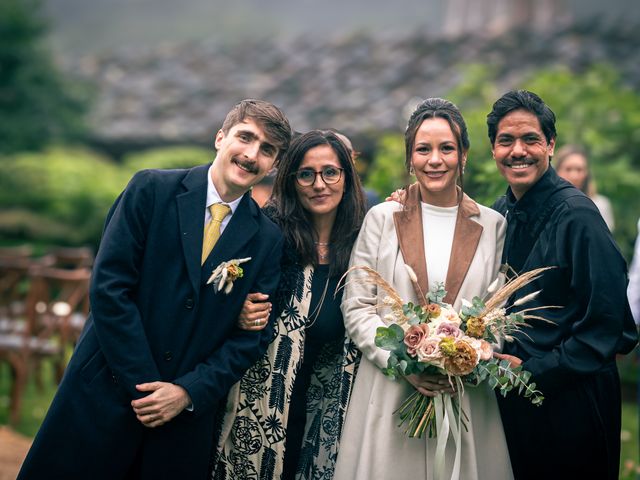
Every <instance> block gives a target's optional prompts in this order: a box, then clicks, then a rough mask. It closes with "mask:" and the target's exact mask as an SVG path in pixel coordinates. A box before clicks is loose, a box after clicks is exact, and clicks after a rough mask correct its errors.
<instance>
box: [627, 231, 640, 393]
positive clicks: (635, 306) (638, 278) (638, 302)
mask: <svg viewBox="0 0 640 480" xmlns="http://www.w3.org/2000/svg"><path fill="white" fill-rule="evenodd" d="M627 297H628V298H629V306H630V307H631V312H632V313H633V318H634V320H635V322H636V325H639V326H640V220H638V236H637V237H636V244H635V248H634V250H633V259H632V261H631V266H630V267H629V286H628V287H627ZM638 401H640V397H638Z"/></svg>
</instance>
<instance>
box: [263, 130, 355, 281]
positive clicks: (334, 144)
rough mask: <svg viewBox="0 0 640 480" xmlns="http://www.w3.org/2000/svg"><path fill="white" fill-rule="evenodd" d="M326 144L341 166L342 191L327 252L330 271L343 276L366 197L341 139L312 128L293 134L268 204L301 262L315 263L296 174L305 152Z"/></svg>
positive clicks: (313, 236)
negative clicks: (271, 206)
mask: <svg viewBox="0 0 640 480" xmlns="http://www.w3.org/2000/svg"><path fill="white" fill-rule="evenodd" d="M321 145H328V146H329V147H331V149H332V150H333V151H334V152H335V154H336V156H337V157H338V161H339V162H340V167H341V168H343V172H342V174H343V175H344V180H345V182H344V193H343V195H342V200H341V201H340V205H339V206H338V210H337V212H336V219H335V222H334V224H333V230H332V231H331V239H330V242H331V249H330V251H329V255H330V257H329V260H330V264H331V267H330V274H331V275H332V276H334V275H342V274H343V273H344V272H345V271H346V270H347V268H348V266H349V257H350V255H351V248H352V247H353V244H354V242H355V240H356V237H357V236H358V232H359V231H360V226H361V225H362V220H363V218H364V214H365V207H366V203H365V199H364V195H363V193H362V184H361V183H360V178H359V177H358V173H357V172H356V169H355V165H354V164H353V162H352V161H351V154H350V153H349V151H348V150H347V147H346V146H345V145H344V143H343V142H342V140H340V139H339V138H338V137H337V136H336V134H335V133H334V132H331V131H322V130H311V131H310V132H307V133H305V134H303V135H300V136H298V137H296V138H295V139H294V140H293V141H292V142H291V147H290V149H289V151H288V152H287V154H286V155H285V156H284V158H283V159H282V161H281V162H280V163H279V165H278V173H277V174H276V178H275V184H274V186H273V194H272V196H271V200H270V202H269V203H270V204H271V205H273V206H274V207H275V209H276V212H277V217H278V218H277V222H278V223H279V224H280V227H281V228H282V232H283V234H284V236H285V239H286V241H287V243H288V244H289V245H294V246H295V250H296V252H297V253H298V256H299V258H300V261H301V262H302V264H303V265H309V264H311V265H317V263H318V260H317V253H316V248H315V244H314V242H317V241H318V238H317V233H316V232H315V229H314V228H313V223H312V220H311V215H310V214H309V212H307V211H306V210H305V209H304V208H303V207H302V204H301V202H300V199H299V198H298V192H297V190H296V179H295V175H293V173H295V172H296V171H297V170H298V168H299V167H300V164H301V163H302V160H303V159H304V156H305V154H306V153H307V152H308V151H309V150H311V149H312V148H315V147H318V146H321Z"/></svg>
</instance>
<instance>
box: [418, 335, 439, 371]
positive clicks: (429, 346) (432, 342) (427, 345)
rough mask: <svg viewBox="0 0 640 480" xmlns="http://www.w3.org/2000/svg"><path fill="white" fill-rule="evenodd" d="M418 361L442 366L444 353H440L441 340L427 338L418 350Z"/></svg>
mask: <svg viewBox="0 0 640 480" xmlns="http://www.w3.org/2000/svg"><path fill="white" fill-rule="evenodd" d="M416 355H417V356H418V360H420V361H421V362H424V363H431V364H434V365H436V366H440V364H441V363H442V352H441V351H440V338H434V337H431V338H425V339H424V340H423V341H422V343H420V344H419V345H418V347H417V348H416Z"/></svg>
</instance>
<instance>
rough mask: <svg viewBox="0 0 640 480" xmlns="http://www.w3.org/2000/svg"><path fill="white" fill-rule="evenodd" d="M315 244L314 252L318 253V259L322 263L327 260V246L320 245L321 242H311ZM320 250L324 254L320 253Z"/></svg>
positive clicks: (325, 244) (326, 244)
mask: <svg viewBox="0 0 640 480" xmlns="http://www.w3.org/2000/svg"><path fill="white" fill-rule="evenodd" d="M313 243H315V244H316V252H317V253H318V258H319V259H320V261H321V262H324V261H325V260H327V259H328V258H329V244H328V243H321V242H313ZM320 250H324V251H325V254H324V255H323V254H322V253H320Z"/></svg>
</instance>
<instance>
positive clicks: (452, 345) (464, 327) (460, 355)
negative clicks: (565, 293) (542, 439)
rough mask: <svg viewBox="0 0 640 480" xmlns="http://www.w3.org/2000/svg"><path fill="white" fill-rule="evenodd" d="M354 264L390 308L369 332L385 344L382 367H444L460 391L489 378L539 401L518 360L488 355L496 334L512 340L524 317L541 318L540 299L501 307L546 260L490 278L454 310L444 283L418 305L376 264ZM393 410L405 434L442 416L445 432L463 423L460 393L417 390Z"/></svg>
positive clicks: (391, 372)
mask: <svg viewBox="0 0 640 480" xmlns="http://www.w3.org/2000/svg"><path fill="white" fill-rule="evenodd" d="M405 267H406V268H407V271H408V273H409V276H410V277H411V280H412V282H413V283H414V284H415V285H417V278H416V275H415V273H414V272H413V270H412V269H411V268H410V267H409V266H408V265H405ZM353 270H362V271H364V272H365V273H366V276H365V277H364V278H361V279H358V280H355V281H363V282H367V283H373V284H375V285H377V286H378V291H381V292H383V293H382V294H383V295H385V296H384V298H383V299H382V302H383V304H384V305H386V306H387V307H389V312H390V313H388V314H386V315H385V316H384V317H383V321H384V322H385V324H386V325H387V326H386V327H379V328H378V329H377V332H376V338H375V344H376V345H377V346H378V347H379V348H381V349H384V350H387V351H389V352H390V356H389V360H388V364H387V368H385V369H383V373H384V374H385V375H387V376H389V377H391V378H394V379H397V378H401V377H403V376H406V375H411V374H419V373H427V374H444V375H447V376H448V377H449V381H450V383H451V385H452V386H455V387H456V390H457V391H458V392H459V395H463V394H464V385H465V384H467V385H468V384H471V385H478V384H479V383H481V382H484V381H487V382H489V385H490V386H491V387H492V388H494V389H499V391H500V393H501V394H502V395H506V394H507V393H508V392H510V391H511V390H514V389H516V390H517V391H518V393H519V394H521V395H524V396H525V397H526V398H529V399H530V400H531V402H532V403H533V404H534V405H540V404H541V403H542V401H543V400H544V397H543V396H542V393H541V392H540V391H538V390H536V385H535V383H530V382H529V380H530V377H531V374H530V373H529V372H527V371H525V370H523V369H522V367H512V366H511V365H510V363H509V362H508V361H507V360H499V359H497V358H494V356H493V352H494V348H497V346H498V344H500V342H501V341H510V340H512V337H511V334H512V333H513V332H514V331H516V330H519V329H520V328H521V327H523V326H524V325H526V320H528V319H531V318H537V319H541V320H544V319H543V318H541V317H539V316H537V315H535V312H534V311H535V310H538V309H540V308H541V307H537V308H529V309H527V308H523V309H521V310H519V311H512V312H510V313H507V312H506V310H505V309H504V308H502V305H503V304H504V302H505V301H506V300H507V299H508V298H509V297H510V296H511V295H512V294H513V293H514V292H515V291H517V290H518V289H520V288H521V287H523V286H524V285H526V284H528V283H529V282H531V281H533V280H535V279H536V278H538V276H539V275H540V274H541V273H542V272H543V271H545V270H547V268H540V269H536V270H532V271H530V272H526V273H524V274H522V275H520V276H518V277H515V278H514V279H512V280H510V281H509V282H507V283H506V284H504V285H503V286H502V287H501V288H499V289H498V288H497V286H498V283H499V282H498V280H496V281H495V282H494V283H493V284H492V285H491V286H490V287H489V295H491V296H490V298H488V299H481V298H479V297H474V298H473V299H472V300H471V302H469V301H463V307H462V309H461V311H459V312H457V311H455V310H454V309H453V307H452V306H451V305H449V304H447V303H444V301H443V299H444V298H445V295H446V291H445V290H444V285H442V284H438V285H437V286H436V287H435V288H433V289H432V290H431V291H430V292H429V293H428V295H427V296H426V297H425V302H424V304H423V305H416V304H413V303H411V302H404V301H403V300H402V299H401V298H400V296H399V295H398V294H397V292H396V291H395V289H394V288H393V287H392V286H391V285H389V283H388V282H386V281H385V280H384V279H383V278H382V277H381V276H380V275H379V274H378V273H377V272H376V271H375V270H373V269H371V268H369V267H364V266H355V267H352V268H351V269H349V271H353ZM538 293H539V292H535V293H533V294H530V295H527V296H525V297H522V298H521V299H519V300H518V301H516V302H515V303H514V307H521V306H523V305H526V303H527V302H529V301H531V300H532V299H533V298H534V297H535V296H536V295H537V294H538ZM547 308H548V307H547ZM394 413H396V414H397V415H398V416H399V418H400V423H399V426H403V425H404V426H405V427H406V434H407V435H408V436H409V437H417V438H421V437H422V435H423V434H424V433H425V431H426V432H427V434H428V435H429V437H435V436H437V430H438V427H439V426H441V425H442V424H444V425H445V426H446V432H444V433H446V435H445V437H446V436H448V433H449V429H452V431H453V433H454V436H457V437H459V429H460V424H461V423H462V424H464V422H463V421H461V417H462V416H463V415H464V412H461V409H460V403H459V399H458V396H451V395H448V394H440V395H438V396H436V397H425V396H424V395H422V394H421V393H419V392H418V391H416V392H414V393H413V394H412V395H411V396H410V397H409V398H407V400H406V401H405V402H404V403H403V404H402V405H401V406H400V408H399V409H398V410H397V411H396V412H394ZM451 417H453V418H451ZM443 418H444V419H445V421H443ZM456 426H457V429H458V431H457V432H456V430H455V429H456ZM445 441H446V438H445ZM456 443H458V442H456Z"/></svg>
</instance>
